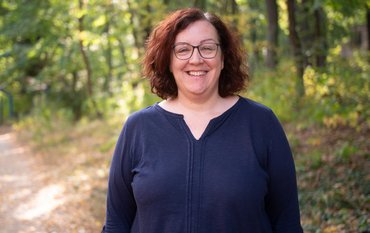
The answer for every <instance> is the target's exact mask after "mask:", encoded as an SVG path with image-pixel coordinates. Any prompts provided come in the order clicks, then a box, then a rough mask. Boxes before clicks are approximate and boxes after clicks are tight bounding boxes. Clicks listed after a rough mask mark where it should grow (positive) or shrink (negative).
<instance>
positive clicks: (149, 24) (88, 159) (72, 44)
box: [0, 0, 370, 233]
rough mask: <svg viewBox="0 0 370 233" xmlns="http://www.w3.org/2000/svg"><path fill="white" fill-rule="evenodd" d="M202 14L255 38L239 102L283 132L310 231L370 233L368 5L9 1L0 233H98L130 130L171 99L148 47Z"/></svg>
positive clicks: (1, 95)
mask: <svg viewBox="0 0 370 233" xmlns="http://www.w3.org/2000/svg"><path fill="white" fill-rule="evenodd" d="M193 6H195V7H199V8H202V9H204V10H206V11H211V12H214V13H216V14H218V15H220V16H221V17H222V18H223V19H224V20H225V21H227V22H228V24H229V25H230V26H231V27H232V28H234V29H235V30H236V31H237V32H238V33H239V35H240V38H241V39H242V41H243V44H244V47H245V49H246V51H247V53H248V63H249V69H250V77H251V82H250V84H249V89H248V90H247V91H246V92H245V93H241V95H243V96H246V97H248V98H251V99H254V100H256V101H259V102H261V103H263V104H265V105H267V106H269V107H270V108H272V109H273V110H274V112H275V113H276V114H277V115H278V117H279V119H280V120H281V121H282V123H283V125H284V128H285V130H286V133H287V135H288V138H289V141H290V144H291V147H292V150H293V152H294V158H295V162H296V170H297V178H298V186H299V192H300V194H299V199H300V205H301V214H302V224H303V227H304V230H305V232H312V233H319V232H323V233H334V232H344V233H347V232H361V233H365V232H370V220H369V219H370V215H369V210H370V184H369V180H370V174H369V172H368V171H369V168H370V166H369V165H370V164H369V153H370V142H369V139H370V119H369V115H370V82H369V81H370V72H369V61H370V53H369V50H370V40H369V30H370V1H369V0H265V1H260V0H222V1H216V0H189V1H180V0H150V1H149V0H142V1H134V0H68V1H59V0H2V1H0V125H1V126H0V155H1V156H2V157H1V156H0V162H1V164H0V182H1V183H0V206H1V208H0V225H1V227H0V228H1V229H0V232H78V233H82V232H100V229H101V227H102V224H103V222H104V215H105V198H106V185H107V184H106V182H107V174H108V169H109V165H110V160H111V154H112V150H113V148H114V145H115V142H116V139H117V137H118V133H119V131H120V129H121V127H122V124H123V123H124V121H125V119H126V117H127V116H128V115H129V114H130V113H132V112H133V111H136V110H138V109H140V108H143V107H145V106H147V105H150V104H153V103H155V102H157V101H159V99H158V98H157V97H156V96H154V95H153V94H152V93H151V92H150V88H149V86H148V82H147V80H146V79H145V78H144V77H142V75H141V58H142V56H143V53H144V49H145V41H146V39H147V37H148V35H149V33H150V32H151V30H152V28H153V27H154V26H155V25H156V23H158V22H159V21H160V20H161V19H162V18H163V17H164V16H165V15H167V14H168V12H170V11H173V10H176V9H179V8H183V7H193ZM20 161H21V162H22V163H21V162H20ZM24 161H26V162H27V163H23V162H24Z"/></svg>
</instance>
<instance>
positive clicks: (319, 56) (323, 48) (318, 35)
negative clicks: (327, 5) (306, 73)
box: [314, 7, 328, 67]
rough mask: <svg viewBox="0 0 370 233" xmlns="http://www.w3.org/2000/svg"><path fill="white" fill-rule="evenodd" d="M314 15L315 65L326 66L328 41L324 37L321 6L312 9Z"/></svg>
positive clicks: (324, 18) (323, 18)
mask: <svg viewBox="0 0 370 233" xmlns="http://www.w3.org/2000/svg"><path fill="white" fill-rule="evenodd" d="M314 15H315V51H314V54H315V65H316V66H317V67H325V66H326V57H327V53H328V52H327V51H328V42H327V39H326V29H327V27H326V17H325V12H324V9H323V8H322V7H318V8H317V9H315V11H314Z"/></svg>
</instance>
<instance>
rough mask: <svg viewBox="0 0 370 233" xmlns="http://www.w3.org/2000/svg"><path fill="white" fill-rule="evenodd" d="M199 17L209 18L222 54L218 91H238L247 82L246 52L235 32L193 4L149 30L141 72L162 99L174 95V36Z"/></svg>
mask: <svg viewBox="0 0 370 233" xmlns="http://www.w3.org/2000/svg"><path fill="white" fill-rule="evenodd" d="M199 20H206V21H208V22H210V23H211V24H212V25H213V26H214V27H215V28H216V31H217V33H218V36H219V39H220V45H221V50H222V53H223V56H224V68H223V69H222V71H221V74H220V79H219V90H218V91H219V95H220V96H221V97H226V96H231V95H234V94H237V93H238V92H240V91H242V90H243V89H244V88H245V87H246V85H247V82H248V79H249V76H248V68H247V66H246V59H245V56H246V53H244V52H243V50H242V47H241V43H240V41H239V38H238V36H237V35H236V34H234V33H233V32H232V31H231V30H229V28H228V27H227V26H226V25H225V24H224V23H223V22H222V20H221V19H220V18H219V17H218V16H216V15H214V14H212V13H204V12H203V11H201V10H199V9H197V8H188V9H182V10H178V11H175V12H174V13H172V14H170V15H169V16H168V17H167V18H165V19H164V20H163V21H162V22H160V23H159V24H158V26H157V27H155V28H154V30H153V31H152V33H151V35H150V37H149V39H148V41H147V48H146V53H145V56H144V60H143V74H144V76H145V77H147V78H149V80H150V85H151V90H152V92H153V93H155V94H157V95H158V96H159V97H161V98H162V99H167V98H170V97H177V85H176V82H175V79H174V77H173V74H172V73H171V72H170V62H171V53H172V46H173V44H174V42H175V39H176V36H177V34H178V33H180V32H181V31H182V30H184V29H185V28H186V27H188V26H189V25H190V24H191V23H194V22H195V21H199Z"/></svg>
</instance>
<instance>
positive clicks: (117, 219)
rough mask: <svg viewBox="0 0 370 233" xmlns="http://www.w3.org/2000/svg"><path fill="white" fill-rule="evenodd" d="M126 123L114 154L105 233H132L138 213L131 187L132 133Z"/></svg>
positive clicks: (109, 182) (109, 183) (110, 174)
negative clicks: (130, 133)
mask: <svg viewBox="0 0 370 233" xmlns="http://www.w3.org/2000/svg"><path fill="white" fill-rule="evenodd" d="M128 131H129V130H128V124H127V123H126V124H125V126H124V128H123V130H122V132H121V134H120V136H119V138H118V141H117V145H116V148H115V151H114V154H113V158H112V162H111V167H110V173H109V181H108V193H107V212H106V223H105V227H104V230H103V232H104V233H118V232H119V233H130V232H131V226H132V224H133V221H134V217H135V214H136V203H135V200H134V197H133V192H132V188H131V182H132V174H131V166H132V162H131V156H132V155H131V149H130V140H129V138H130V135H129V132H128Z"/></svg>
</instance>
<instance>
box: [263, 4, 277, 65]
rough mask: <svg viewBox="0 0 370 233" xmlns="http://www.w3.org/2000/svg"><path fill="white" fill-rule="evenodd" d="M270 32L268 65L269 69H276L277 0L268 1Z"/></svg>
mask: <svg viewBox="0 0 370 233" xmlns="http://www.w3.org/2000/svg"><path fill="white" fill-rule="evenodd" d="M266 9H267V18H268V30H267V55H266V65H267V67H269V68H275V67H276V65H277V63H278V59H277V49H278V37H279V23H278V18H279V15H278V6H277V2H276V0H266Z"/></svg>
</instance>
